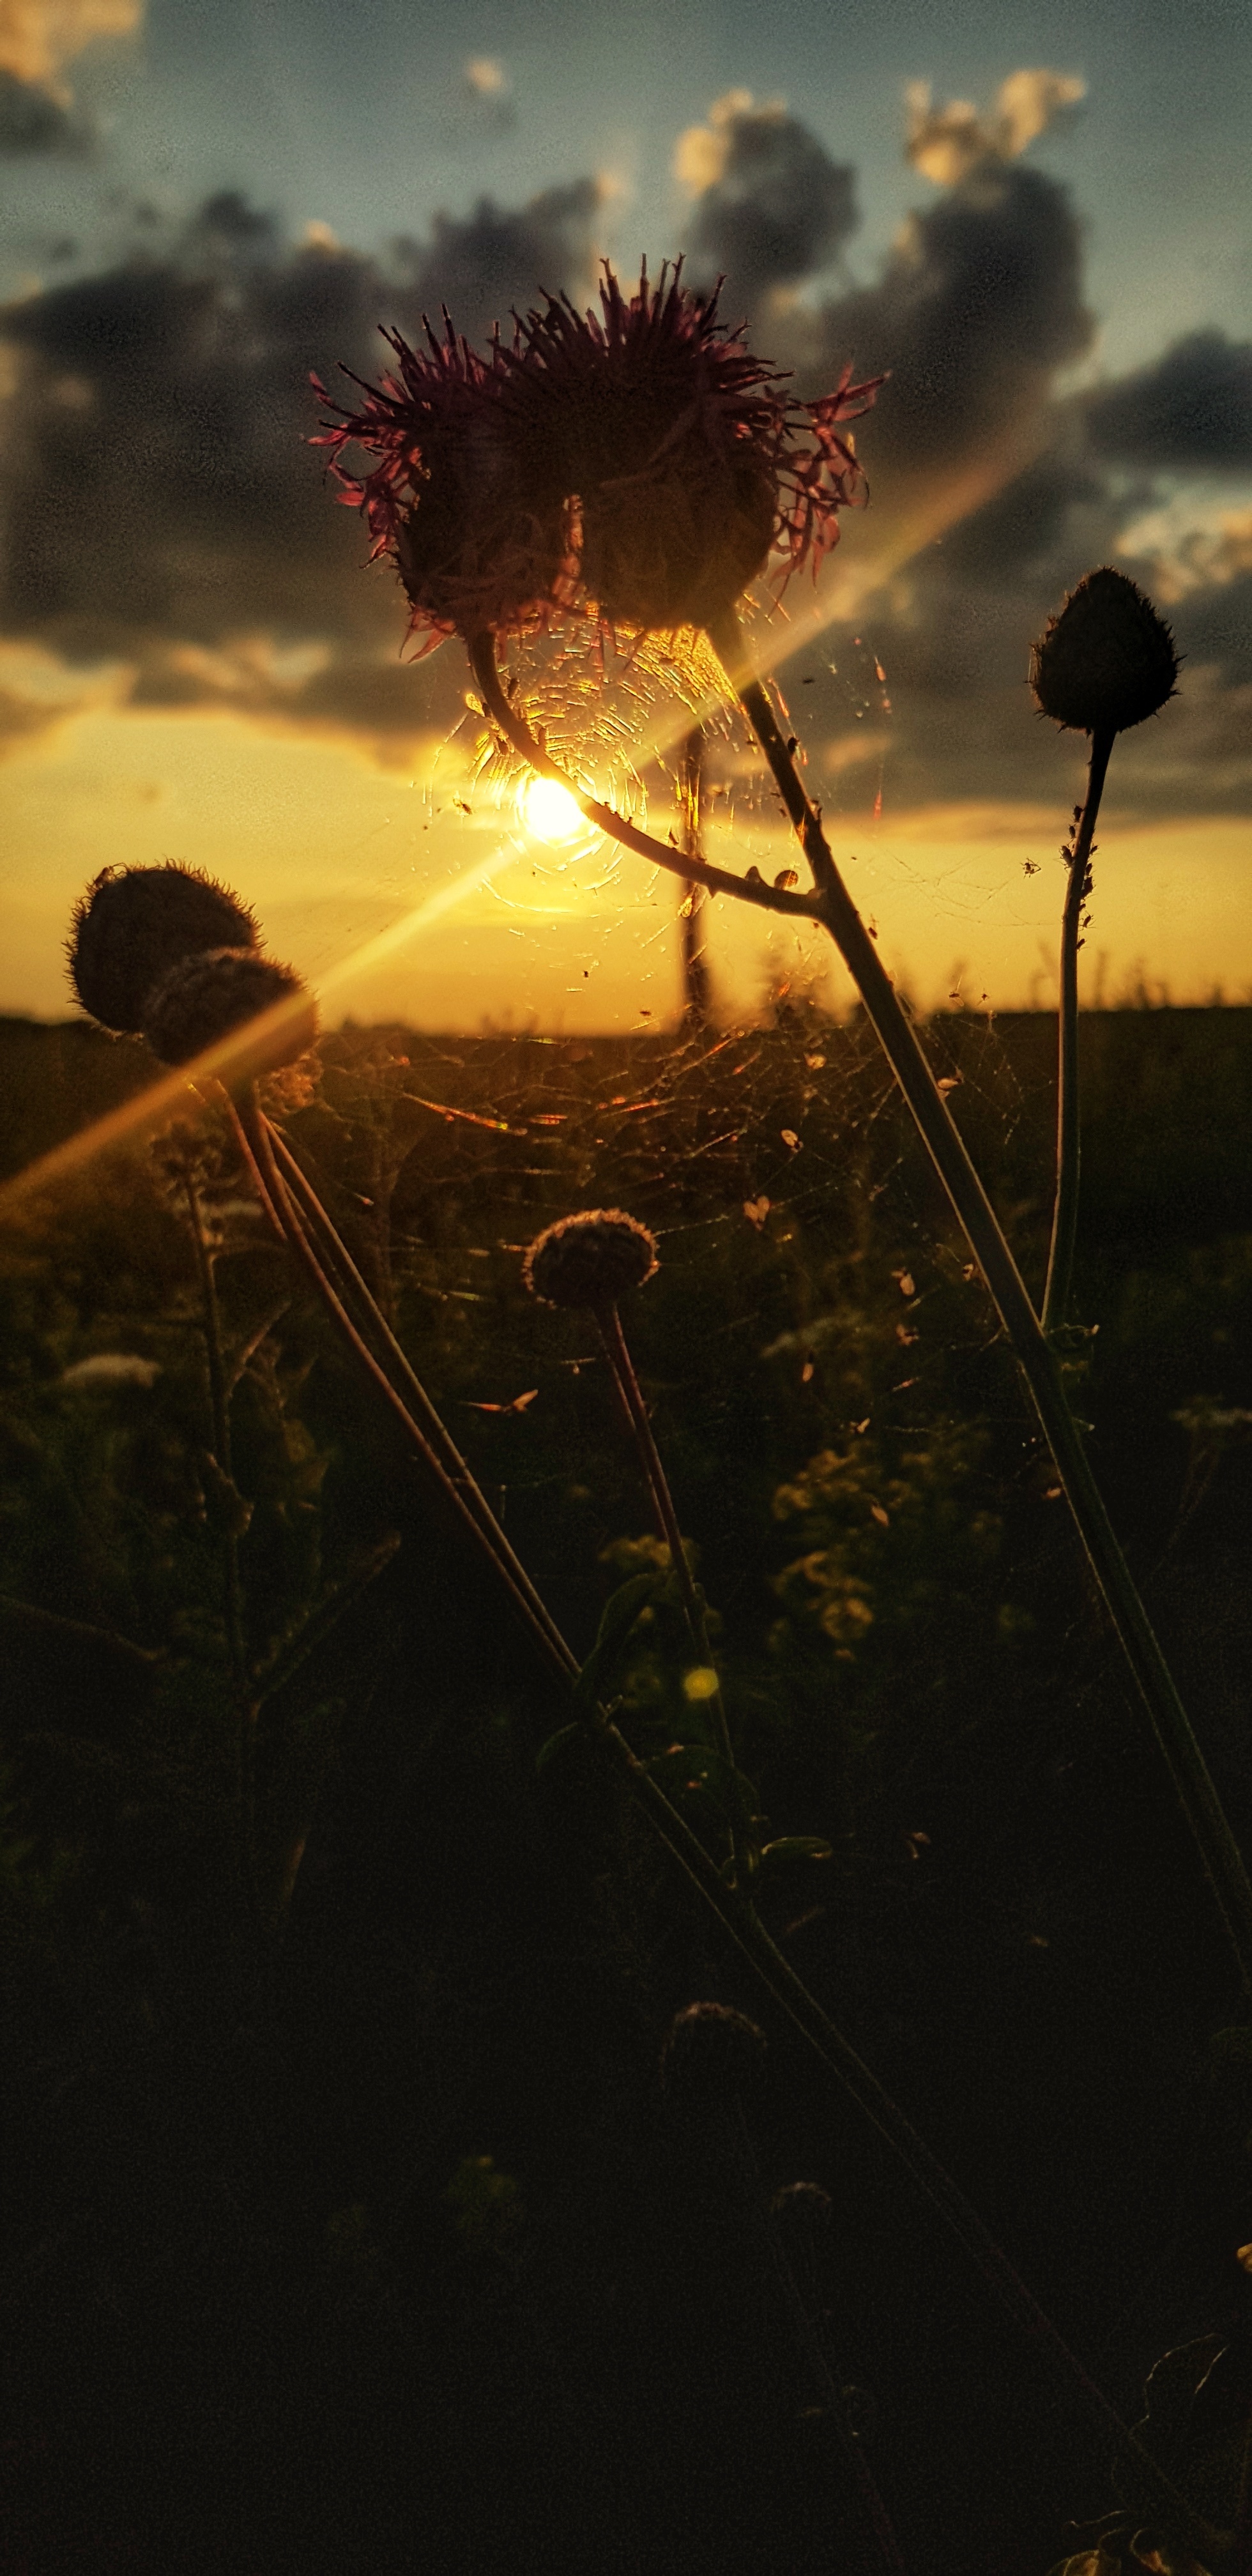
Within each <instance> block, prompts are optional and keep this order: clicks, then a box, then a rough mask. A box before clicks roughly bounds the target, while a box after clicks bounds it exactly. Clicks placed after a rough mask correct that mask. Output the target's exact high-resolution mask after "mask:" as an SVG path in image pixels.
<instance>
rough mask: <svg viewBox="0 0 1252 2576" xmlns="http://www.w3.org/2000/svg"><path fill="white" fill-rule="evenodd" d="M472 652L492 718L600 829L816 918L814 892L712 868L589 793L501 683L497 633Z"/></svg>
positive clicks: (639, 853)
mask: <svg viewBox="0 0 1252 2576" xmlns="http://www.w3.org/2000/svg"><path fill="white" fill-rule="evenodd" d="M468 651H469V657H470V666H471V669H472V670H473V673H474V677H475V679H476V680H477V682H478V685H479V688H480V689H481V691H482V696H483V705H484V707H485V708H486V711H487V714H488V715H489V716H490V718H491V721H492V723H493V724H494V725H496V726H497V727H498V729H499V731H500V732H501V733H502V734H503V735H504V737H505V740H506V741H507V742H509V743H511V744H512V746H513V749H514V751H516V752H517V753H518V754H519V755H520V757H521V758H522V759H523V760H525V761H528V762H529V764H530V767H531V768H532V769H534V770H536V771H537V772H538V774H539V776H540V777H541V778H551V779H553V780H554V781H555V783H556V785H557V786H558V787H563V788H565V790H566V792H567V794H568V795H570V796H572V797H573V799H574V802H575V804H576V805H577V806H579V807H580V809H581V811H582V812H583V813H584V814H585V815H586V817H587V820H588V822H589V823H594V824H595V826H596V829H597V831H599V832H607V833H608V834H609V837H610V838H611V839H612V840H614V841H620V842H621V844H622V847H623V848H624V849H627V850H633V851H634V853H635V856H636V857H637V858H641V859H648V860H649V861H650V862H651V864H652V866H653V867H656V868H668V869H669V871H670V873H671V875H672V876H676V877H686V878H687V880H688V882H689V883H690V884H692V885H702V886H707V887H708V890H709V893H710V894H733V895H734V896H735V897H736V898H737V899H738V901H739V902H740V903H754V904H757V905H759V906H760V907H761V908H762V910H764V911H766V912H789V913H800V914H802V915H803V917H804V918H805V920H807V921H812V920H813V919H814V917H815V906H814V903H813V898H812V896H811V895H807V894H797V893H796V892H795V891H794V890H793V889H792V888H790V887H786V886H771V885H766V883H765V880H764V878H763V877H759V876H751V877H746V876H745V877H737V876H736V875H735V874H734V873H733V871H732V870H731V869H730V868H714V867H710V865H709V863H708V861H707V860H706V859H700V858H697V857H696V855H695V853H694V851H691V850H680V849H677V848H675V846H674V845H673V844H672V843H670V842H666V841H658V840H655V839H654V838H653V835H652V834H651V832H642V831H640V829H639V826H638V824H637V823H629V822H627V820H626V817H625V815H624V814H616V813H615V812H614V810H613V807H612V806H611V805H602V804H601V803H600V800H599V798H598V797H596V796H589V795H588V794H587V791H586V789H585V788H583V787H580V786H579V784H578V781H577V780H576V779H574V778H571V777H570V776H569V773H568V771H567V770H564V769H562V768H561V767H560V765H559V763H558V762H557V761H555V760H553V759H552V758H551V757H550V755H549V752H548V750H547V747H546V745H545V744H544V743H542V742H541V741H540V740H539V737H538V735H537V734H534V733H532V732H531V729H530V726H529V725H528V724H527V723H526V721H525V718H524V717H523V716H520V715H519V714H518V712H517V709H516V707H513V706H511V705H510V703H509V700H508V698H507V697H506V696H505V693H504V690H503V688H502V686H501V682H500V672H499V667H498V665H497V662H496V643H495V637H494V635H476V636H474V637H473V638H472V639H471V641H470V643H469V646H468Z"/></svg>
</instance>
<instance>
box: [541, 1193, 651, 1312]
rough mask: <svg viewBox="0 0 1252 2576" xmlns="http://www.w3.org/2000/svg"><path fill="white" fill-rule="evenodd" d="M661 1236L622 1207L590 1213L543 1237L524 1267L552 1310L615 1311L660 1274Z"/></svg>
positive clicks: (566, 1218)
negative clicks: (631, 1290)
mask: <svg viewBox="0 0 1252 2576" xmlns="http://www.w3.org/2000/svg"><path fill="white" fill-rule="evenodd" d="M657 1266H658V1265H657V1258H656V1237H655V1235H653V1234H649V1232H648V1229H647V1227H646V1225H640V1224H639V1222H638V1219H637V1218H636V1217H633V1216H626V1215H624V1214H623V1211H622V1209H621V1208H588V1209H587V1210H586V1211H585V1212H584V1214H583V1215H581V1216H564V1217H562V1218H561V1220H560V1223H559V1224H558V1225H550V1226H549V1227H548V1229H547V1232H546V1233H544V1234H540V1235H537V1236H536V1238H535V1241H534V1242H533V1243H532V1245H531V1247H530V1250H529V1251H528V1253H527V1255H526V1259H525V1262H524V1264H523V1266H522V1277H523V1278H524V1280H525V1282H526V1285H527V1287H528V1288H529V1289H530V1291H531V1293H532V1295H533V1296H535V1297H541V1298H542V1299H543V1301H544V1303H545V1305H548V1306H615V1305H616V1304H617V1300H618V1298H619V1297H621V1296H623V1295H624V1293H625V1291H626V1290H627V1289H628V1288H642V1286H643V1284H644V1281H645V1280H646V1279H651V1278H652V1276H653V1274H654V1272H655V1271H656V1269H657Z"/></svg>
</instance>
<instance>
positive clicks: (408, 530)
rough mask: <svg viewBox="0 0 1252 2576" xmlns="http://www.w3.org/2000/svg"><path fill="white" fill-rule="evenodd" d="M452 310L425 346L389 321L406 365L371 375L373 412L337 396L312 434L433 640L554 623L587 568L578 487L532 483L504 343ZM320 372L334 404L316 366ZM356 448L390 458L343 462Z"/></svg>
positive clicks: (430, 644)
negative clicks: (574, 536) (459, 323)
mask: <svg viewBox="0 0 1252 2576" xmlns="http://www.w3.org/2000/svg"><path fill="white" fill-rule="evenodd" d="M443 318H444V325H445V331H444V337H443V338H442V339H439V338H437V337H436V335H435V333H434V331H433V330H432V329H431V327H430V324H429V323H427V325H426V340H427V346H426V347H425V348H424V349H413V348H410V347H409V344H408V342H407V341H406V340H404V339H402V337H401V335H400V333H399V332H398V331H384V333H383V338H384V339H385V340H386V341H387V342H388V344H389V346H390V347H391V348H392V349H393V350H394V352H395V356H396V362H397V372H396V374H395V375H389V376H384V378H383V380H382V383H381V384H380V385H363V386H362V390H363V391H364V393H365V402H364V404H363V406H362V408H361V409H360V410H359V411H351V410H349V409H347V408H346V407H345V406H341V405H340V404H337V403H331V409H332V410H333V411H335V412H337V413H338V414H339V417H338V419H337V420H334V421H330V422H327V423H326V424H325V426H324V429H323V434H322V436H321V437H320V438H315V439H314V440H313V441H312V442H311V444H312V445H313V446H315V447H328V448H330V449H331V450H332V458H331V466H332V471H333V473H334V474H335V475H336V476H337V478H338V480H339V481H340V482H341V483H342V484H343V486H344V490H343V493H342V495H341V496H340V497H341V498H342V499H343V501H344V502H345V503H346V504H347V506H348V507H350V508H354V509H360V510H363V511H364V513H365V517H366V519H367V520H368V523H369V528H370V533H371V536H372V537H373V540H374V543H373V549H372V552H371V556H370V561H371V562H374V561H376V560H377V558H378V557H379V556H380V555H383V554H389V555H390V556H391V557H392V560H393V562H394V563H395V566H396V569H397V571H398V572H399V575H400V578H401V581H402V582H403V584H404V587H405V589H406V591H407V592H408V596H409V600H410V604H411V609H412V615H411V618H410V627H409V631H410V633H411V634H415V635H416V634H423V633H424V634H425V635H426V637H427V639H428V640H427V643H426V646H425V650H426V651H427V652H430V651H433V649H434V647H435V646H436V645H437V644H439V643H441V642H442V641H443V639H444V637H445V636H447V635H452V634H455V633H458V632H459V633H460V634H462V635H475V634H481V633H482V632H483V631H484V630H485V629H492V630H494V631H495V632H496V633H509V632H515V633H524V632H526V631H527V630H529V629H531V628H534V627H535V626H539V625H542V624H543V623H544V622H545V619H546V617H547V616H548V614H549V613H550V611H551V609H552V608H553V607H554V606H562V607H563V606H566V605H569V604H571V603H572V598H573V584H574V579H575V576H576V565H575V563H574V561H573V558H572V556H571V552H570V542H569V513H568V511H567V510H566V508H565V506H564V496H563V495H561V494H559V493H558V494H555V495H554V494H553V492H552V491H551V489H550V488H549V486H548V485H547V484H543V485H541V486H531V487H530V488H525V487H523V486H522V485H521V483H520V482H519V478H518V475H517V471H516V464H515V460H514V457H513V454H512V449H511V444H510V441H509V438H508V434H507V430H506V427H505V423H504V419H503V415H502V410H501V395H502V392H503V389H504V383H505V374H504V366H503V352H502V350H501V348H500V346H499V342H498V341H496V342H494V343H493V345H492V349H491V353H490V356H489V357H487V358H481V357H479V355H478V353H477V351H476V350H474V349H471V347H470V345H469V342H468V341H467V340H464V339H461V338H459V337H458V335H457V333H456V331H455V329H454V328H453V324H452V320H451V317H450V315H449V314H448V313H447V312H445V314H444V317H443ZM344 373H345V374H348V375H351V370H350V369H348V368H345V370H344ZM352 382H353V383H354V384H361V383H362V379H361V378H360V377H358V376H353V377H352ZM313 384H314V387H315V390H316V391H317V393H318V394H319V395H320V396H321V398H322V400H323V401H325V402H330V396H329V395H328V394H327V393H326V390H325V387H324V386H323V385H321V384H320V383H319V381H318V379H317V377H316V376H315V377H314V378H313ZM353 446H356V447H362V448H364V449H365V450H366V452H367V454H371V455H373V456H375V457H376V458H377V460H378V461H377V463H376V464H375V465H374V467H373V468H372V470H371V471H370V472H369V473H367V474H357V473H355V472H354V471H353V470H352V468H351V467H350V466H348V465H346V464H345V463H344V462H343V451H344V449H345V448H347V447H353Z"/></svg>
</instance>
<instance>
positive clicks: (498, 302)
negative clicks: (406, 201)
mask: <svg viewBox="0 0 1252 2576" xmlns="http://www.w3.org/2000/svg"><path fill="white" fill-rule="evenodd" d="M602 202H603V191H602V189H601V185H600V182H599V180H598V179H575V180H574V181H572V183H571V184H570V185H569V186H567V187H563V188H546V189H545V190H544V191H543V193H542V195H540V196H537V197H532V198H531V199H530V202H529V204H528V205H525V206H520V207H516V208H512V209H507V208H504V207H500V206H497V205H496V204H495V202H494V200H493V199H492V198H491V197H480V198H479V200H478V203H477V205H476V206H475V207H474V209H473V211H472V213H471V214H469V215H467V216H464V217H453V216H450V215H441V214H440V215H436V216H435V219H434V222H433V225H432V227H431V235H430V239H429V241H424V242H416V241H412V240H410V239H408V238H407V237H403V236H402V237H401V238H399V239H398V240H396V241H395V242H394V243H393V244H392V251H393V256H394V258H395V260H396V263H397V269H398V272H399V275H400V277H401V278H402V280H403V282H404V287H405V292H406V295H407V296H408V298H409V299H410V301H411V302H412V303H413V304H415V305H416V307H417V309H418V310H419V311H421V312H429V313H431V314H435V315H437V314H438V312H439V310H440V307H441V306H442V305H445V304H446V305H447V307H448V310H449V312H450V313H451V314H452V316H453V319H454V321H455V323H456V326H457V329H458V331H463V332H464V333H465V334H466V337H467V338H469V339H471V340H474V339H481V338H483V337H484V336H485V334H486V333H487V332H488V331H489V330H490V329H491V326H492V324H493V322H499V324H500V325H501V327H502V329H504V328H507V326H508V322H509V316H510V314H511V312H512V311H513V308H514V306H518V307H525V306H526V305H530V304H533V303H534V302H535V301H536V297H537V294H538V291H539V289H540V288H546V290H547V291H548V293H549V294H552V295H560V294H561V293H562V292H563V291H565V292H567V293H569V294H570V295H571V296H572V297H573V300H574V302H575V303H579V302H581V301H585V299H586V297H587V296H588V295H589V294H590V292H591V289H592V285H593V282H594V275H595V256H596V241H595V223H596V216H597V214H598V212H599V209H600V206H601V204H602Z"/></svg>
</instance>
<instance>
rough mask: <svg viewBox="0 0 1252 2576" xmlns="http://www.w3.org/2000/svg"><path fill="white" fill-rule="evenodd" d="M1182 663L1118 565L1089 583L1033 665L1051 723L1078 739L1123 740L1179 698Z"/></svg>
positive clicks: (1070, 602)
mask: <svg viewBox="0 0 1252 2576" xmlns="http://www.w3.org/2000/svg"><path fill="white" fill-rule="evenodd" d="M1177 678H1178V655H1177V652H1176V650H1175V647H1174V639H1173V636H1172V634H1171V633H1170V630H1169V628H1168V626H1167V625H1166V623H1165V620H1164V618H1163V617H1160V616H1158V615H1157V612H1156V610H1155V608H1154V607H1153V605H1152V602H1151V600H1150V599H1147V598H1145V596H1144V594H1143V592H1142V591H1141V590H1140V589H1139V588H1138V586H1137V584H1136V583H1135V582H1133V581H1131V580H1130V579H1129V577H1128V576H1127V574H1125V573H1124V572H1118V571H1117V570H1116V569H1115V568H1114V566H1113V565H1112V564H1102V565H1101V566H1100V569H1099V570H1098V571H1097V572H1089V573H1087V574H1085V575H1084V577H1083V579H1082V580H1081V581H1080V582H1079V584H1078V587H1077V589H1076V590H1072V591H1071V592H1070V594H1069V597H1068V599H1067V600H1066V602H1065V605H1064V607H1063V608H1062V609H1060V610H1059V611H1058V613H1057V615H1056V616H1055V617H1050V618H1049V620H1048V624H1047V630H1046V633H1045V634H1043V635H1042V636H1041V637H1040V639H1039V642H1038V643H1037V644H1036V645H1035V646H1034V648H1033V650H1032V652H1031V657H1030V685H1031V687H1032V689H1033V690H1034V693H1035V700H1036V703H1037V705H1038V706H1039V708H1040V709H1041V711H1042V713H1043V714H1044V715H1045V716H1051V717H1052V719H1053V721H1054V723H1056V724H1059V725H1064V726H1066V727H1067V728H1068V729H1069V730H1070V731H1071V732H1074V733H1090V734H1096V733H1124V732H1126V730H1127V729H1128V727H1129V726H1131V725H1137V724H1143V723H1145V722H1146V720H1147V718H1148V717H1149V716H1154V715H1156V714H1158V713H1159V711H1160V709H1161V708H1162V707H1163V706H1164V704H1165V702H1166V699H1167V698H1172V696H1173V694H1174V687H1175V683H1176V681H1177Z"/></svg>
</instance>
